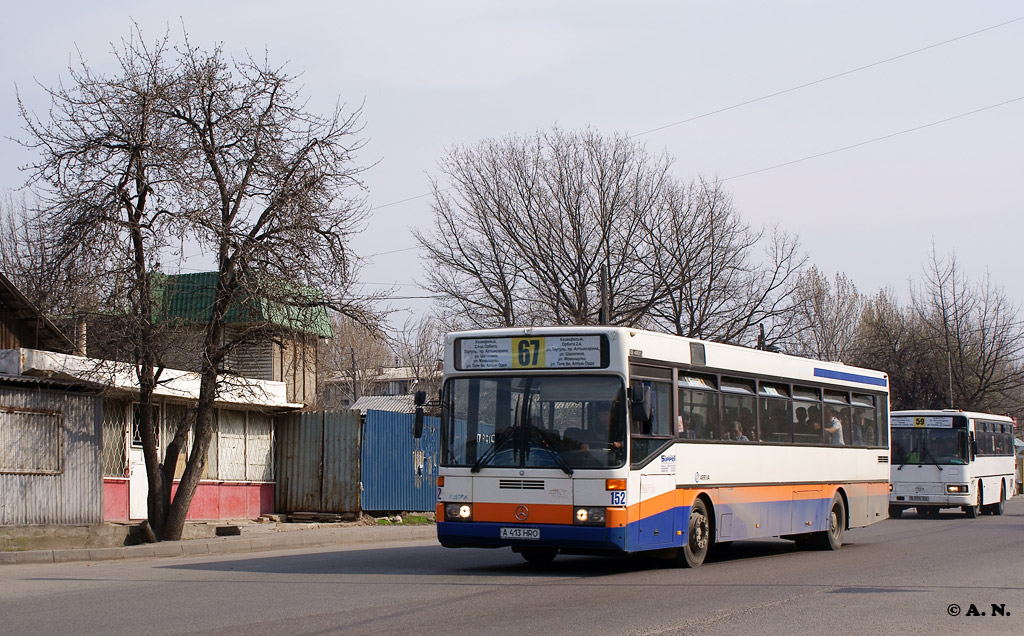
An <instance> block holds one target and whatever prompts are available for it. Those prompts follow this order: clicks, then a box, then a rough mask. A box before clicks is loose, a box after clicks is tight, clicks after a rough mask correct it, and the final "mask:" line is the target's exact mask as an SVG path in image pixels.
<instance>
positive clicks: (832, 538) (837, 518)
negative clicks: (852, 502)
mask: <svg viewBox="0 0 1024 636" xmlns="http://www.w3.org/2000/svg"><path fill="white" fill-rule="evenodd" d="M845 529H846V506H845V505H844V504H843V498H842V497H841V496H840V495H839V493H836V494H835V495H833V497H832V505H831V506H829V512H828V530H824V531H822V532H815V533H814V534H813V535H812V537H813V541H814V546H815V547H816V548H818V549H819V550H838V549H839V548H841V547H842V546H843V531H844V530H845Z"/></svg>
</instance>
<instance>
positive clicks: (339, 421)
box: [274, 411, 361, 513]
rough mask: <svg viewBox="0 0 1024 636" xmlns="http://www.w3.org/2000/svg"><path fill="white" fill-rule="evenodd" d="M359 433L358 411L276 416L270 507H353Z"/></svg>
mask: <svg viewBox="0 0 1024 636" xmlns="http://www.w3.org/2000/svg"><path fill="white" fill-rule="evenodd" d="M360 438H361V435H360V425H359V411H307V412H302V413H289V414H288V415H285V416H283V417H281V418H279V419H278V421H277V457H276V462H277V465H276V469H277V487H276V488H275V491H274V510H275V511H276V512H279V513H292V512H331V513H344V512H359V478H360V457H359V447H360V441H361V440H360Z"/></svg>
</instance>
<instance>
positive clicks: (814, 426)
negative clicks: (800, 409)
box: [807, 406, 821, 435]
mask: <svg viewBox="0 0 1024 636" xmlns="http://www.w3.org/2000/svg"><path fill="white" fill-rule="evenodd" d="M807 420H808V421H809V422H810V423H811V430H810V432H811V434H813V435H821V407H820V406H810V407H808V408H807Z"/></svg>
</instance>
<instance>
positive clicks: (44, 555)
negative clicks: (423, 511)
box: [0, 525, 437, 565]
mask: <svg viewBox="0 0 1024 636" xmlns="http://www.w3.org/2000/svg"><path fill="white" fill-rule="evenodd" d="M436 537H437V528H436V526H434V525H428V526H407V527H402V526H344V527H339V528H316V529H311V530H297V531H294V530H293V531H287V532H273V533H266V534H260V535H256V536H251V535H250V536H245V535H241V536H234V537H217V538H213V539H187V540H183V541H174V542H166V543H149V544H144V545H129V546H122V547H116V548H72V549H64V550H22V551H18V552H0V565H20V564H25V563H70V562H76V561H117V560H122V559H154V558H165V557H187V556H202V555H207V554H239V553H246V552H266V551H269V550H294V549H300V548H308V547H326V546H335V545H358V544H374V543H393V542H399V541H424V540H427V539H434V540H436Z"/></svg>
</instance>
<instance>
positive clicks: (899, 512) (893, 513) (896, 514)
mask: <svg viewBox="0 0 1024 636" xmlns="http://www.w3.org/2000/svg"><path fill="white" fill-rule="evenodd" d="M902 516H903V508H901V507H900V506H889V518H890V519H899V518H900V517H902Z"/></svg>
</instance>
